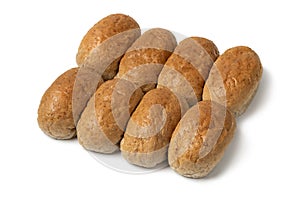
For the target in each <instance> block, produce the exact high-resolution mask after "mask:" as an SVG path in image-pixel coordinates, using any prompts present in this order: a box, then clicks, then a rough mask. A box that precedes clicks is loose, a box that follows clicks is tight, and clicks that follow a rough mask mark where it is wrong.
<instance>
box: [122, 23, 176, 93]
mask: <svg viewBox="0 0 300 200" xmlns="http://www.w3.org/2000/svg"><path fill="white" fill-rule="evenodd" d="M176 44H177V43H176V39H175V37H174V35H173V34H172V33H171V32H170V31H168V30H165V29H162V28H153V29H150V30H148V31H146V32H145V33H144V34H142V36H141V37H139V38H138V39H137V40H136V41H135V42H134V43H133V45H132V46H131V47H130V48H129V49H128V50H127V52H126V53H125V55H124V57H123V58H122V59H121V62H120V68H119V73H118V77H122V78H123V79H126V80H130V81H132V82H133V83H135V84H136V85H137V86H138V87H142V90H143V92H147V91H149V90H151V89H153V88H155V86H156V83H157V78H158V75H159V73H160V71H161V69H162V67H163V66H164V64H165V62H166V60H167V59H168V57H169V56H170V55H171V53H172V52H173V50H174V48H175V47H176Z"/></svg>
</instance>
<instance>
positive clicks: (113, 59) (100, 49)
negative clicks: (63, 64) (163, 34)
mask: <svg viewBox="0 0 300 200" xmlns="http://www.w3.org/2000/svg"><path fill="white" fill-rule="evenodd" d="M140 35H141V30H140V28H139V26H138V24H137V23H136V22H135V21H134V20H133V19H132V18H131V17H129V16H127V15H123V14H113V15H109V16H107V17H105V18H103V19H102V20H100V21H99V22H98V23H97V24H96V25H95V26H94V27H92V28H91V29H90V31H89V32H88V33H87V34H86V36H85V37H84V39H83V40H82V43H81V45H80V47H79V50H78V54H77V57H78V60H79V61H78V64H79V66H80V70H79V72H78V76H77V79H76V82H75V86H74V94H73V97H74V98H73V105H74V106H73V114H74V120H75V122H76V124H77V122H78V120H79V119H80V115H81V113H82V111H83V110H84V108H85V107H86V105H87V103H88V101H89V99H90V98H91V97H92V95H93V94H94V93H95V91H96V90H97V87H98V86H99V85H101V84H102V83H103V82H104V81H106V80H109V79H111V78H113V77H114V76H115V75H116V73H117V70H118V66H119V61H120V59H121V57H122V56H123V55H124V54H125V52H126V50H127V49H128V48H129V47H130V46H131V45H132V43H133V42H134V41H135V40H136V39H137V38H138V37H139V36H140Z"/></svg>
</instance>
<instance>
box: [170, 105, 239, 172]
mask: <svg viewBox="0 0 300 200" xmlns="http://www.w3.org/2000/svg"><path fill="white" fill-rule="evenodd" d="M235 128H236V122H235V118H234V116H233V115H232V114H231V112H230V111H228V110H227V109H226V108H225V107H224V106H222V105H220V104H218V103H215V102H211V101H200V102H199V103H197V104H196V105H194V106H193V107H192V108H190V109H189V110H188V111H187V112H186V114H185V115H184V116H183V118H182V119H181V120H180V122H179V123H178V125H177V127H176V129H175V131H174V132H173V135H172V139H171V141H170V146H169V151H168V161H169V164H170V166H171V168H172V169H173V170H175V171H176V172H177V173H179V174H181V175H183V176H186V177H191V178H201V177H204V176H206V175H207V174H208V173H209V172H211V171H212V169H213V168H214V167H215V166H216V165H217V163H218V162H219V161H220V160H221V158H222V156H223V154H224V152H225V149H226V147H227V146H228V144H229V143H230V141H231V139H232V138H233V135H234V131H235Z"/></svg>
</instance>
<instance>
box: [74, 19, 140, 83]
mask: <svg viewBox="0 0 300 200" xmlns="http://www.w3.org/2000/svg"><path fill="white" fill-rule="evenodd" d="M134 29H136V30H138V31H140V30H139V29H140V27H139V25H138V23H137V22H136V21H135V20H134V19H133V18H131V17H130V16H127V15H124V14H112V15H108V16H107V17H105V18H103V19H101V20H100V21H99V22H97V23H96V24H95V25H94V26H93V27H92V28H91V29H90V30H89V31H88V32H87V33H86V35H85V36H84V37H83V39H82V41H81V43H80V45H79V48H78V53H77V55H76V61H77V64H78V66H80V65H82V64H83V63H84V61H85V59H86V58H87V57H88V55H89V54H90V53H91V51H92V50H93V49H94V48H95V47H97V46H98V45H100V44H101V43H103V42H104V41H105V40H107V39H109V38H111V37H112V36H115V35H117V34H120V33H122V32H126V31H128V30H134ZM135 39H136V38H135ZM128 47H129V46H128ZM128 47H127V48H128ZM120 58H121V57H118V58H116V59H115V60H113V62H112V63H110V64H109V66H108V67H107V68H106V70H105V71H104V73H103V75H102V77H103V79H104V80H108V79H112V78H113V77H114V76H115V75H116V73H117V69H118V65H119V63H118V62H119V61H120Z"/></svg>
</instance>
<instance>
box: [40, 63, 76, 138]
mask: <svg viewBox="0 0 300 200" xmlns="http://www.w3.org/2000/svg"><path fill="white" fill-rule="evenodd" d="M77 72H78V68H72V69H70V70H68V71H66V72H64V73H63V74H62V75H60V76H59V77H58V78H57V79H56V80H55V81H54V82H53V83H52V84H51V86H50V87H49V88H48V89H47V90H46V92H45V93H44V95H43V97H42V99H41V102H40V105H39V109H38V124H39V127H40V128H41V129H42V131H43V132H44V133H45V134H47V135H48V136H50V137H52V138H55V139H70V138H73V137H75V136H76V128H75V124H74V119H73V114H72V91H73V86H74V81H75V78H76V74H77Z"/></svg>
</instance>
